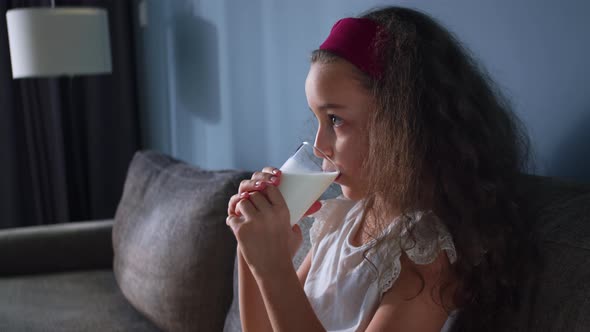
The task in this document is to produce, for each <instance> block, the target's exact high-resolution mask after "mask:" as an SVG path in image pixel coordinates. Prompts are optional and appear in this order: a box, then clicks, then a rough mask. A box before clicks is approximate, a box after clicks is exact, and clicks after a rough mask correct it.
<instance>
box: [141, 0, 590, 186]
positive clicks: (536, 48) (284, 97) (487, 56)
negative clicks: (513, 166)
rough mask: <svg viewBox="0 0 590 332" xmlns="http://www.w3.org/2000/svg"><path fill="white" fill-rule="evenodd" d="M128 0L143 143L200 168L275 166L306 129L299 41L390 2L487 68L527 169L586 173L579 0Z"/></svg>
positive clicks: (307, 48) (589, 139)
mask: <svg viewBox="0 0 590 332" xmlns="http://www.w3.org/2000/svg"><path fill="white" fill-rule="evenodd" d="M135 2H136V7H137V8H139V7H141V6H145V15H139V14H138V17H136V20H135V22H134V24H135V26H136V36H137V37H138V38H137V50H138V60H139V61H138V69H139V74H138V75H139V83H140V98H141V101H140V106H141V115H142V126H143V139H144V144H145V146H146V147H147V148H151V149H156V150H160V151H163V152H167V153H170V154H172V155H174V156H176V157H178V158H180V159H183V160H186V161H188V162H190V163H192V164H195V165H199V166H201V167H204V168H210V169H217V168H244V169H258V168H260V167H262V166H264V165H276V166H280V164H281V162H282V161H283V160H284V159H285V158H286V157H287V156H288V155H289V154H290V153H291V152H292V150H293V149H294V148H295V147H296V146H297V145H298V142H299V141H301V140H304V139H313V130H314V129H313V126H312V123H313V122H312V121H311V113H309V111H308V110H307V103H306V100H305V94H304V89H303V87H304V80H305V76H306V75H307V70H308V57H309V53H310V52H311V51H312V50H313V49H315V48H316V47H317V45H319V43H320V42H321V41H322V40H323V38H325V36H326V35H327V33H328V32H329V30H330V27H331V26H332V24H333V23H334V22H335V21H336V20H337V19H338V18H341V17H344V16H353V15H356V14H358V13H359V12H361V11H364V10H365V9H368V8H369V7H373V6H378V5H383V4H402V5H407V6H411V7H414V8H417V9H421V10H424V11H426V12H428V13H430V14H431V15H433V16H434V17H435V18H437V19H439V20H440V21H441V22H442V23H443V24H444V25H446V26H447V27H448V28H449V29H450V30H451V31H453V32H454V33H456V34H457V35H458V37H459V39H461V40H462V41H463V42H464V43H465V44H466V46H467V47H468V48H469V49H470V50H471V51H472V52H473V53H474V55H475V56H476V58H478V59H479V60H480V62H481V63H482V64H483V65H484V66H485V67H486V68H487V69H488V71H489V72H490V74H491V76H492V77H493V78H494V79H495V80H496V81H497V83H498V84H499V85H500V87H501V88H502V89H503V90H504V92H505V93H506V94H507V95H508V97H509V98H510V99H511V100H512V102H513V105H514V108H515V111H516V112H517V114H518V115H519V116H520V117H521V119H522V120H523V121H524V123H525V124H526V125H527V127H528V129H529V134H530V136H531V139H532V142H533V148H534V154H535V159H536V165H537V166H536V170H535V172H536V173H539V174H545V175H556V176H564V177H570V178H576V179H580V180H584V181H586V182H590V88H589V86H590V65H589V59H590V42H589V41H590V38H589V37H588V35H589V34H590V20H589V19H588V17H589V16H590V1H587V0H566V1H546V0H543V1H540V0H521V1H513V0H494V1H492V0H487V1H483V0H481V1H475V0H448V1H440V0H428V1H426V0H424V1H358V0H357V1H354V0H346V1H344V0H329V1H327V0H322V1H318V0H297V1H291V0H289V1H288V0H249V1H242V0H201V1H199V0H168V1H163V0H135ZM142 16H143V18H144V19H140V17H142ZM146 18H147V19H146Z"/></svg>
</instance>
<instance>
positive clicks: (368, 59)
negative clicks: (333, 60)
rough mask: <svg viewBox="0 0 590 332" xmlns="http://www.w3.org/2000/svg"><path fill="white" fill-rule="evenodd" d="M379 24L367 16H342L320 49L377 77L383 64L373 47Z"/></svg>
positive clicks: (381, 72)
mask: <svg viewBox="0 0 590 332" xmlns="http://www.w3.org/2000/svg"><path fill="white" fill-rule="evenodd" d="M379 31H380V29H379V25H378V24H377V23H376V22H374V21H372V20H370V19H367V18H351V17H349V18H343V19H341V20H339V21H338V22H336V24H334V26H333V27H332V31H330V35H329V36H328V38H326V40H325V41H324V42H323V43H322V45H321V46H320V50H326V51H330V52H332V53H334V54H336V55H338V56H340V57H342V58H344V59H345V60H347V61H348V62H350V63H352V64H353V65H355V66H356V67H357V68H358V69H360V70H361V71H363V72H365V73H366V74H368V75H369V76H371V77H373V78H375V79H379V78H380V77H381V75H382V74H383V66H382V63H381V59H379V57H378V54H377V50H376V48H375V39H376V37H377V33H378V32H379Z"/></svg>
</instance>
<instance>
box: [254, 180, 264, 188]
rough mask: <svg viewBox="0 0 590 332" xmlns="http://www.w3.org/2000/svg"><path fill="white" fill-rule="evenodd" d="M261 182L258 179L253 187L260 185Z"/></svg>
mask: <svg viewBox="0 0 590 332" xmlns="http://www.w3.org/2000/svg"><path fill="white" fill-rule="evenodd" d="M261 184H262V182H260V181H256V183H254V186H255V187H260V185H261Z"/></svg>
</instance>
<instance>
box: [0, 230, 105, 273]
mask: <svg viewBox="0 0 590 332" xmlns="http://www.w3.org/2000/svg"><path fill="white" fill-rule="evenodd" d="M112 228H113V221H112V220H100V221H85V222H71V223H63V224H52V225H43V226H31V227H22V228H12V229H4V230H0V276H7V275H17V274H31V273H49V272H60V271H68V270H82V269H104V268H111V267H112V263H113V245H112V238H111V235H112Z"/></svg>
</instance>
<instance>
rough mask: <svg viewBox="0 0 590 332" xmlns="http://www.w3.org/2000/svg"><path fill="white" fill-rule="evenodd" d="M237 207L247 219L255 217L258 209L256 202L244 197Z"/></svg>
mask: <svg viewBox="0 0 590 332" xmlns="http://www.w3.org/2000/svg"><path fill="white" fill-rule="evenodd" d="M237 208H238V209H240V212H241V213H242V215H243V216H244V217H246V218H247V219H254V217H255V214H256V213H257V211H258V209H256V207H255V206H254V204H252V202H250V199H242V200H241V201H239V202H238V205H237Z"/></svg>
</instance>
